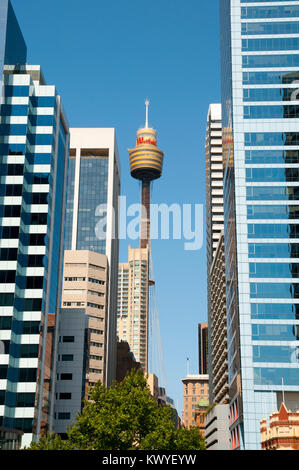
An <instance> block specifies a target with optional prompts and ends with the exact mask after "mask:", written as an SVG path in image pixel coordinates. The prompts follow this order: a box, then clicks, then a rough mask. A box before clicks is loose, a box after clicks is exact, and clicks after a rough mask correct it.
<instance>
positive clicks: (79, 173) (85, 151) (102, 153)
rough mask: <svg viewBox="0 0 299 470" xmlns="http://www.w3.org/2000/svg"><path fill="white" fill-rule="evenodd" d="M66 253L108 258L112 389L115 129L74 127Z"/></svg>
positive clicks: (108, 371)
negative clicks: (92, 254) (97, 254)
mask: <svg viewBox="0 0 299 470" xmlns="http://www.w3.org/2000/svg"><path fill="white" fill-rule="evenodd" d="M68 160H69V161H68V182H67V201H66V222H65V236H64V249H65V250H89V251H92V252H94V253H101V254H103V255H106V256H107V262H108V281H107V282H108V288H107V314H106V321H107V341H106V345H105V347H106V349H107V351H106V361H107V364H106V374H105V380H106V385H110V384H111V383H112V381H113V380H114V379H115V374H116V352H117V340H116V322H117V275H118V250H119V235H118V217H119V215H118V204H119V199H118V198H119V195H120V163H119V154H118V148H117V142H116V136H115V129H113V128H71V129H70V154H69V159H68Z"/></svg>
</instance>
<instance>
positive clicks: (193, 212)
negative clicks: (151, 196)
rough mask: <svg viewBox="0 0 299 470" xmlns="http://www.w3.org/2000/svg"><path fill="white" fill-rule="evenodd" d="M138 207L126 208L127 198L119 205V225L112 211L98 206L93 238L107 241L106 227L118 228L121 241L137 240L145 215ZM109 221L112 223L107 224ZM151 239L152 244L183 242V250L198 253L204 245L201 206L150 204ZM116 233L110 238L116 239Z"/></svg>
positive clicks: (142, 209) (105, 205) (139, 206)
mask: <svg viewBox="0 0 299 470" xmlns="http://www.w3.org/2000/svg"><path fill="white" fill-rule="evenodd" d="M145 212H146V211H145V208H144V207H143V206H142V205H141V204H131V205H129V206H127V199H126V196H120V197H119V201H118V213H119V216H118V221H116V215H115V211H114V209H113V207H108V206H107V204H100V205H99V206H98V207H97V208H96V212H95V215H96V217H99V220H98V222H97V223H96V226H95V234H96V237H97V238H98V239H99V240H104V239H105V238H106V235H107V234H106V229H107V224H109V225H110V224H111V223H112V226H113V227H114V228H115V227H116V226H118V238H119V239H120V240H126V239H129V240H138V239H139V237H140V221H141V219H142V217H143V215H144V213H145ZM109 217H110V218H111V217H112V220H108V219H109ZM150 228H151V229H150V238H151V239H152V240H158V239H161V240H170V239H173V240H184V249H185V250H188V251H191V250H199V249H200V248H202V245H203V205H202V204H183V205H180V204H176V203H174V204H171V205H170V206H169V205H167V204H165V203H162V204H150ZM115 232H116V230H115V229H114V233H112V234H111V237H112V238H115V237H116V234H115Z"/></svg>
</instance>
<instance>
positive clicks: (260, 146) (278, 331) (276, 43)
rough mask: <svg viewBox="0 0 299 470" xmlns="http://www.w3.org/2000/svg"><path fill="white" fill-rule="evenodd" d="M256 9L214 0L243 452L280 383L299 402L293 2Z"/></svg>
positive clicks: (236, 403)
mask: <svg viewBox="0 0 299 470" xmlns="http://www.w3.org/2000/svg"><path fill="white" fill-rule="evenodd" d="M252 3H254V2H252V1H250V0H248V1H245V0H221V2H220V8H221V11H220V18H221V60H222V67H221V75H222V109H223V111H224V112H223V136H224V137H223V139H224V146H225V149H226V151H225V152H224V162H225V172H224V207H225V256H226V279H227V303H226V308H227V340H228V368H229V387H230V405H231V407H232V409H234V410H236V409H237V413H234V416H235V417H236V416H237V418H236V419H233V420H232V422H231V427H230V431H231V439H232V443H233V447H236V448H240V449H248V450H252V449H260V448H261V447H260V419H261V418H263V417H265V416H269V415H270V413H271V412H272V411H274V409H277V407H278V406H279V404H280V403H279V400H280V398H279V397H280V396H281V391H282V387H283V386H284V390H285V393H286V405H287V406H289V407H290V408H292V404H293V403H295V402H296V401H297V402H299V359H298V344H299V343H298V339H299V338H298V328H299V315H298V314H299V283H298V262H299V256H298V254H299V251H298V242H299V211H298V209H299V205H298V202H297V201H298V194H299V192H298V190H299V186H298V180H299V178H298V177H299V173H298V172H299V166H298V163H299V134H298V129H299V127H298V126H299V113H298V111H299V107H298V105H299V89H298V79H299V54H298V45H299V1H291V2H289V4H288V2H284V4H281V5H278V4H276V2H275V0H274V1H272V2H271V1H261V2H255V3H258V4H256V5H252ZM265 35H267V36H266V37H265ZM273 404H274V405H273ZM273 406H274V409H273Z"/></svg>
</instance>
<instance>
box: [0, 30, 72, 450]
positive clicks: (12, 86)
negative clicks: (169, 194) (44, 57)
mask: <svg viewBox="0 0 299 470" xmlns="http://www.w3.org/2000/svg"><path fill="white" fill-rule="evenodd" d="M8 27H9V26H8ZM10 34H11V33H10ZM2 81H3V89H2V96H3V100H2V106H1V134H2V138H1V145H0V159H1V183H0V188H1V189H0V190H1V196H0V197H1V199H0V217H1V241H0V244H1V250H0V265H1V269H0V272H1V274H0V276H1V281H0V290H1V293H0V296H1V306H0V317H1V318H0V345H1V348H2V351H1V354H0V358H1V366H0V370H1V381H0V397H1V406H0V421H1V423H2V424H3V426H5V427H7V428H16V429H20V430H22V431H23V432H24V436H23V445H24V444H28V443H29V442H30V441H31V440H32V438H33V436H38V435H39V434H40V433H41V432H45V431H47V430H48V429H49V426H50V424H49V423H50V421H51V413H52V405H53V402H52V398H53V397H52V395H51V389H52V387H51V384H52V379H53V372H52V367H53V364H52V362H51V344H52V341H53V328H54V325H55V320H54V317H55V318H56V319H57V317H56V314H57V311H58V308H59V304H60V280H61V268H62V240H63V223H64V210H65V196H64V194H65V177H66V163H67V155H68V148H69V131H68V124H67V120H66V116H65V113H64V110H63V107H62V103H61V98H60V96H59V95H58V94H57V91H56V88H55V86H52V85H51V86H48V85H46V84H45V82H44V79H43V76H42V73H41V71H40V67H39V66H29V65H19V64H18V65H15V66H14V65H8V66H7V65H4V70H3V75H2Z"/></svg>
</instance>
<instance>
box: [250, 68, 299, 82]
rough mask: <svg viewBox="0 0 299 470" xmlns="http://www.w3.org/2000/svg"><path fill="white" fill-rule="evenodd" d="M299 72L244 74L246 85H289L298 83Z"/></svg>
mask: <svg viewBox="0 0 299 470" xmlns="http://www.w3.org/2000/svg"><path fill="white" fill-rule="evenodd" d="M298 79H299V72H294V71H288V70H284V71H268V72H259V71H257V72H243V84H244V85H269V84H272V85H280V84H283V85H288V84H291V83H294V82H295V83H297V80H298Z"/></svg>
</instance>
